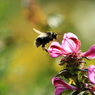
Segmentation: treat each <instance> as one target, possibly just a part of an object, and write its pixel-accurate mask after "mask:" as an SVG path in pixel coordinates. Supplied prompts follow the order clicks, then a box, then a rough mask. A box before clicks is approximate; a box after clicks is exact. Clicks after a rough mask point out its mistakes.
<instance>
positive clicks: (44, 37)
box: [33, 28, 57, 52]
mask: <svg viewBox="0 0 95 95" xmlns="http://www.w3.org/2000/svg"><path fill="white" fill-rule="evenodd" d="M33 30H34V31H35V32H36V33H38V34H40V35H39V36H38V37H37V38H36V40H35V42H34V44H35V46H36V47H39V46H42V49H43V50H45V51H46V52H48V51H47V49H46V47H45V45H46V44H47V43H49V42H50V41H53V40H54V39H57V34H56V33H54V32H52V31H49V32H45V33H43V32H41V31H39V30H36V29H34V28H33Z"/></svg>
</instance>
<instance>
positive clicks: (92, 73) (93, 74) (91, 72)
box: [88, 65, 95, 84]
mask: <svg viewBox="0 0 95 95" xmlns="http://www.w3.org/2000/svg"><path fill="white" fill-rule="evenodd" d="M88 79H89V80H90V81H91V82H92V83H93V84H95V66H94V65H90V66H89V67H88Z"/></svg>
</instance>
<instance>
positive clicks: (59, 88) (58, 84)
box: [52, 77, 77, 95]
mask: <svg viewBox="0 0 95 95" xmlns="http://www.w3.org/2000/svg"><path fill="white" fill-rule="evenodd" d="M52 84H53V85H54V86H55V95H60V94H61V93H62V92H63V91H64V90H65V89H70V90H77V88H76V87H74V86H72V85H69V84H68V83H66V82H65V81H63V80H62V79H61V78H58V77H54V78H52Z"/></svg>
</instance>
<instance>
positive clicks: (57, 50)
mask: <svg viewBox="0 0 95 95" xmlns="http://www.w3.org/2000/svg"><path fill="white" fill-rule="evenodd" d="M48 52H49V53H50V56H51V57H58V56H60V55H64V54H65V51H64V50H63V49H62V47H61V45H60V44H59V43H58V42H52V43H51V45H50V47H49V48H48Z"/></svg>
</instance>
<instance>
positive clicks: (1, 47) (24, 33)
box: [0, 0, 95, 95]
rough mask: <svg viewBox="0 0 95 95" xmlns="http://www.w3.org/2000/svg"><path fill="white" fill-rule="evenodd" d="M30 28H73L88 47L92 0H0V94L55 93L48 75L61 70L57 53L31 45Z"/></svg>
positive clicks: (94, 28)
mask: <svg viewBox="0 0 95 95" xmlns="http://www.w3.org/2000/svg"><path fill="white" fill-rule="evenodd" d="M32 28H36V29H38V30H40V31H43V32H46V31H49V30H51V31H54V32H55V33H58V32H59V33H61V34H64V33H65V32H73V33H75V34H76V35H77V36H78V38H79V39H80V40H81V43H82V47H81V50H82V51H83V52H84V51H87V50H88V48H89V47H90V46H91V45H93V44H94V43H95V1H94V0H0V95H54V92H53V90H54V88H53V86H52V84H51V79H52V77H54V76H55V75H56V74H57V73H58V72H59V71H60V70H61V67H60V66H59V65H58V63H59V61H60V57H59V58H50V56H49V54H47V53H46V52H45V51H42V49H41V47H39V48H36V47H35V46H34V40H35V39H36V37H37V36H38V35H37V34H36V33H35V32H34V31H33V30H32ZM61 40H62V35H61V36H59V37H58V41H59V42H61ZM47 47H48V45H47ZM94 62H95V61H94V60H91V61H87V64H86V65H87V66H89V65H90V64H95V63H94Z"/></svg>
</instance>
